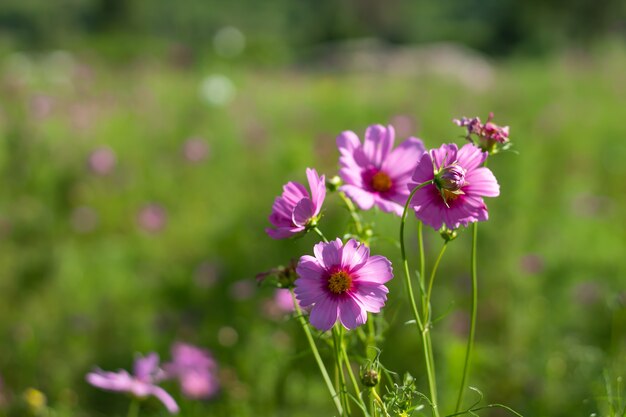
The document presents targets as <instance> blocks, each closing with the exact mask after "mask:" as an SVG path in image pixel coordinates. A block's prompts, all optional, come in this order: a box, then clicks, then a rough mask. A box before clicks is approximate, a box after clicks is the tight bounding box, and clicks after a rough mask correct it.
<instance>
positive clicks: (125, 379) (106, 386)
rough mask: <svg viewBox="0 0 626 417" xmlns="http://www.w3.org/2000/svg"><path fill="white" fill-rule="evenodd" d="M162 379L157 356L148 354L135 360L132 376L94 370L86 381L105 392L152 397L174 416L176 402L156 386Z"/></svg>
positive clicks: (119, 372) (162, 373) (162, 375)
mask: <svg viewBox="0 0 626 417" xmlns="http://www.w3.org/2000/svg"><path fill="white" fill-rule="evenodd" d="M164 377H165V374H164V372H163V370H161V369H160V368H159V356H158V355H157V354H156V353H150V354H148V355H146V356H145V357H139V358H137V359H136V360H135V364H134V367H133V374H132V375H131V374H129V373H128V372H127V371H125V370H119V371H117V372H107V371H103V370H101V369H96V370H95V371H94V372H90V373H88V374H87V378H86V379H87V382H89V383H90V384H91V385H93V386H94V387H98V388H101V389H103V390H107V391H115V392H126V393H129V394H131V395H133V396H135V397H137V398H140V399H144V398H147V397H149V396H152V395H153V396H155V397H156V398H157V399H159V400H160V401H161V402H162V403H163V405H165V407H166V408H167V410H168V411H169V412H170V413H172V414H176V413H178V410H179V408H178V404H176V401H174V399H173V398H172V396H171V395H169V394H168V393H167V392H166V391H165V390H164V389H163V388H161V387H159V386H157V385H156V384H157V383H158V382H160V381H161V380H162V379H163V378H164Z"/></svg>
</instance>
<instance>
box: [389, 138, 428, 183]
mask: <svg viewBox="0 0 626 417" xmlns="http://www.w3.org/2000/svg"><path fill="white" fill-rule="evenodd" d="M424 152H426V149H425V148H424V143H423V142H422V141H421V140H420V139H417V138H414V137H410V138H408V139H407V140H405V141H404V142H402V143H401V144H400V145H398V146H397V147H396V148H395V149H394V150H393V151H391V152H390V153H389V155H388V156H387V159H385V161H384V162H383V164H382V169H383V170H384V171H385V172H387V173H388V174H389V175H390V176H391V177H400V176H408V175H410V174H411V173H412V172H413V170H414V169H415V166H416V165H417V161H418V160H419V159H420V156H421V155H422V154H423V153H424Z"/></svg>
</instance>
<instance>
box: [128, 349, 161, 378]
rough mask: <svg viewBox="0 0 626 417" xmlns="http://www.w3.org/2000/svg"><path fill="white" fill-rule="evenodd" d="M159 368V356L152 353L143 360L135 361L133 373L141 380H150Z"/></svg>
mask: <svg viewBox="0 0 626 417" xmlns="http://www.w3.org/2000/svg"><path fill="white" fill-rule="evenodd" d="M158 368H159V355H157V354H156V353H155V352H151V353H149V354H147V355H146V356H144V357H142V358H138V359H137V360H135V364H134V366H133V373H134V374H135V376H136V377H137V378H139V379H148V378H149V377H150V376H151V375H153V374H154V373H156V371H157V370H158Z"/></svg>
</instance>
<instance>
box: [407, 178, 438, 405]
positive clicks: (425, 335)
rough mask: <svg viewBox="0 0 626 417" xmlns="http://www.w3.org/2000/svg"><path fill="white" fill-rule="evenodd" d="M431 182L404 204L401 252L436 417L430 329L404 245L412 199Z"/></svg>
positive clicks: (414, 190) (435, 389)
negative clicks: (418, 301)
mask: <svg viewBox="0 0 626 417" xmlns="http://www.w3.org/2000/svg"><path fill="white" fill-rule="evenodd" d="M431 183H432V180H431V181H426V182H423V183H421V184H419V185H418V186H416V187H415V188H413V190H411V193H410V194H409V197H408V199H407V201H406V204H405V205H404V211H403V213H402V220H401V222H400V252H401V254H402V265H403V266H404V284H405V286H406V290H407V295H408V297H409V304H410V305H411V311H412V312H413V317H414V318H415V323H416V324H417V328H418V330H419V334H420V338H421V340H422V345H423V347H424V359H425V362H426V374H427V376H428V387H429V390H430V401H431V403H432V408H433V414H434V416H435V417H439V409H438V407H437V381H436V379H435V363H434V358H433V354H432V349H431V346H432V343H431V342H430V331H429V329H428V328H425V327H424V324H423V322H422V319H421V317H420V314H419V311H418V309H417V304H416V303H415V295H414V293H413V286H412V284H411V273H410V271H409V261H408V260H407V257H406V246H405V245H404V226H405V223H406V216H407V213H408V211H409V205H410V204H411V200H412V199H413V196H414V195H415V193H416V192H417V191H418V190H419V189H421V188H423V187H425V186H426V185H429V184H431Z"/></svg>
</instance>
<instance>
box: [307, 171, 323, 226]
mask: <svg viewBox="0 0 626 417" xmlns="http://www.w3.org/2000/svg"><path fill="white" fill-rule="evenodd" d="M306 176H307V180H308V181H309V188H310V189H311V200H312V202H313V206H314V208H315V209H314V210H313V215H314V216H316V215H318V214H319V212H320V209H321V208H322V203H323V202H324V199H325V198H326V178H325V177H324V175H322V176H321V177H320V176H319V175H318V174H317V171H316V170H314V169H312V168H307V169H306Z"/></svg>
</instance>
